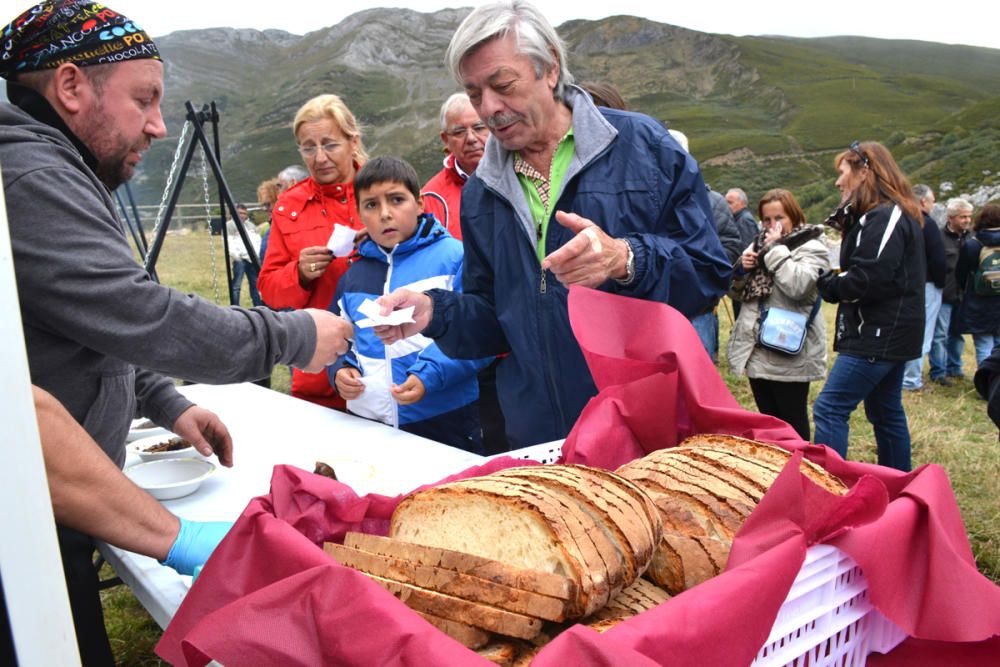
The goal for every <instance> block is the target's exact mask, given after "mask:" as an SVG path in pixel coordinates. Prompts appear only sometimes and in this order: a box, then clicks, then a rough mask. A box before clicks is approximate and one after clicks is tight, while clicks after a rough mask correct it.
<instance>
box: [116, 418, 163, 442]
mask: <svg viewBox="0 0 1000 667" xmlns="http://www.w3.org/2000/svg"><path fill="white" fill-rule="evenodd" d="M143 426H146V428H142V427H143ZM168 434H170V431H168V430H167V429H165V428H163V427H162V426H157V425H156V424H154V423H153V422H151V421H149V420H148V419H145V418H140V419H133V420H132V425H131V426H129V428H128V435H126V436H125V442H126V443H129V442H135V441H136V440H141V439H143V438H151V437H153V436H154V435H168Z"/></svg>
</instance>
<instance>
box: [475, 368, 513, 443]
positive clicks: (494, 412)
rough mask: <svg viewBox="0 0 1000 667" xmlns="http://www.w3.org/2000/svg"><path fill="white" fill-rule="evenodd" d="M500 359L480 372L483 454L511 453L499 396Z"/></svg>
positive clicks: (480, 418) (480, 417)
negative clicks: (498, 372)
mask: <svg viewBox="0 0 1000 667" xmlns="http://www.w3.org/2000/svg"><path fill="white" fill-rule="evenodd" d="M500 361H501V360H500V359H495V360H494V361H493V363H491V364H490V365H489V366H487V367H486V368H484V369H483V370H481V371H479V423H480V424H481V425H482V428H483V454H485V455H486V456H490V455H491V454H502V453H503V452H509V451H510V444H509V443H508V442H507V433H506V430H507V428H506V422H505V421H504V418H503V411H502V410H501V409H500V399H499V397H498V396H497V365H498V364H499V363H500Z"/></svg>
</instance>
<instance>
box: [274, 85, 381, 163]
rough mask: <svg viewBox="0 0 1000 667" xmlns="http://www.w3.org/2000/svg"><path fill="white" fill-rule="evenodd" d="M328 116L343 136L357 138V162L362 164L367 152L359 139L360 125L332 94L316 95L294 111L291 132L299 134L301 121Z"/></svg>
mask: <svg viewBox="0 0 1000 667" xmlns="http://www.w3.org/2000/svg"><path fill="white" fill-rule="evenodd" d="M327 118H329V119H330V120H332V121H333V122H334V124H335V125H336V126H337V129H339V130H340V131H341V132H342V133H343V134H344V136H345V137H347V138H349V139H353V138H355V137H357V139H358V152H357V162H358V165H363V164H364V163H365V161H366V160H367V159H368V152H367V151H365V144H364V142H363V141H362V140H361V127H360V126H359V125H358V121H357V119H356V118H355V117H354V114H353V113H351V110H350V109H348V108H347V105H346V104H344V101H343V100H342V99H340V98H339V97H338V96H336V95H333V94H326V95H317V96H316V97H314V98H312V99H311V100H309V101H308V102H306V103H305V104H303V105H302V106H301V107H299V110H298V111H296V112H295V119H294V120H293V121H292V134H294V135H295V136H296V137H298V136H299V128H300V127H301V126H302V124H303V123H311V122H315V121H318V120H325V119H327Z"/></svg>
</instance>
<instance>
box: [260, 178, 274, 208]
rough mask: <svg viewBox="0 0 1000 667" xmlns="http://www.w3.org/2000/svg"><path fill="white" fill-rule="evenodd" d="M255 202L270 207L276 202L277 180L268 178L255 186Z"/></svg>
mask: <svg viewBox="0 0 1000 667" xmlns="http://www.w3.org/2000/svg"><path fill="white" fill-rule="evenodd" d="M257 201H258V202H259V203H261V204H270V205H272V206H273V205H274V203H275V202H276V201H278V179H276V178H269V179H268V180H266V181H264V182H262V183H261V184H260V185H258V186H257Z"/></svg>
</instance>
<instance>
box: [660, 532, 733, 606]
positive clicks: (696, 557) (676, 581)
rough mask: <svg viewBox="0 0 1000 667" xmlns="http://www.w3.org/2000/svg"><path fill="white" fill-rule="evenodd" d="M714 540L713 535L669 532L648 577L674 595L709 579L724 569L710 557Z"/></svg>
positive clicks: (664, 536)
mask: <svg viewBox="0 0 1000 667" xmlns="http://www.w3.org/2000/svg"><path fill="white" fill-rule="evenodd" d="M711 541H712V538H699V537H688V536H686V535H673V534H670V533H665V534H664V535H663V542H662V543H661V544H660V548H659V549H658V550H657V553H656V555H654V556H653V563H652V564H651V565H650V567H649V570H647V571H646V576H648V577H649V578H650V579H652V580H653V581H654V582H655V583H656V584H658V585H660V586H662V587H663V588H664V589H665V590H666V591H667V592H668V593H670V594H671V595H677V594H679V593H682V592H683V591H686V590H688V589H689V588H694V587H695V586H697V585H698V584H700V583H702V582H704V581H708V580H709V579H710V578H712V577H714V576H715V575H717V574H719V572H721V571H722V566H720V565H719V564H718V563H717V562H716V561H715V560H713V558H712V557H710V556H709V549H708V547H707V544H708V543H709V542H711ZM716 542H718V541H717V540H716ZM723 566H724V563H723Z"/></svg>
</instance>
